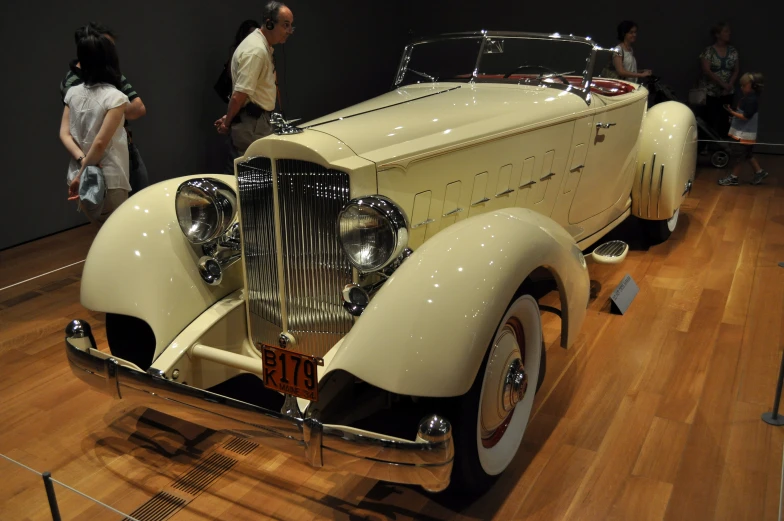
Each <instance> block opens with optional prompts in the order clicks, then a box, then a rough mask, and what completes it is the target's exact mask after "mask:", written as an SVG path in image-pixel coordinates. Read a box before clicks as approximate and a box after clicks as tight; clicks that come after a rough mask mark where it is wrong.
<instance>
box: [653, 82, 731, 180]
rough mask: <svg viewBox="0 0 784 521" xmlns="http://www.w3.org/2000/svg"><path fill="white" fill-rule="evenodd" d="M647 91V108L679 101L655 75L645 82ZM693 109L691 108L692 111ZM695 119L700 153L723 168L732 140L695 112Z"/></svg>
mask: <svg viewBox="0 0 784 521" xmlns="http://www.w3.org/2000/svg"><path fill="white" fill-rule="evenodd" d="M646 87H647V88H648V91H649V92H650V94H649V96H648V108H650V107H652V106H654V105H656V104H657V103H661V102H662V101H681V100H679V99H678V98H677V96H675V93H674V92H673V91H672V89H671V88H670V87H668V86H667V85H665V84H663V83H662V82H661V81H659V78H658V77H656V76H651V77H650V79H649V81H648V82H647V84H646ZM693 110H694V109H693V108H692V111H693ZM695 118H696V120H697V140H698V141H699V142H700V146H699V149H700V153H703V154H708V155H710V162H711V165H713V166H714V167H716V168H724V167H725V166H727V164H728V163H729V162H730V155H731V151H732V145H733V144H734V142H732V141H729V140H727V139H723V138H722V137H721V136H719V135H718V134H716V132H715V131H714V130H713V129H712V128H711V127H710V126H709V125H708V124H707V123H706V122H705V120H704V119H702V118H701V117H699V116H697V115H696V114H695Z"/></svg>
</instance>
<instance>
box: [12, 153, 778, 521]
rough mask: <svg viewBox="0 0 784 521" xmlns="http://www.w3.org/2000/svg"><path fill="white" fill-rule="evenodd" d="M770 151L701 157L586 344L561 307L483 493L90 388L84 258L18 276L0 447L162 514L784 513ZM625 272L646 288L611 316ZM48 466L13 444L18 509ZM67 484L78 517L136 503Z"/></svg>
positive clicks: (86, 235) (57, 246)
mask: <svg viewBox="0 0 784 521" xmlns="http://www.w3.org/2000/svg"><path fill="white" fill-rule="evenodd" d="M760 160H761V162H762V164H763V166H766V167H767V169H768V170H769V171H771V172H773V174H772V175H771V176H770V177H769V178H768V179H767V180H766V182H765V184H764V185H762V186H756V187H755V186H749V185H742V186H739V187H728V188H722V187H719V186H717V184H716V179H717V177H718V176H719V174H720V172H719V171H716V170H713V169H711V168H704V169H700V171H699V174H698V177H697V180H696V183H695V186H694V190H693V192H692V194H691V196H690V197H689V199H688V201H687V202H686V204H685V206H684V207H683V209H682V212H681V217H680V221H679V223H678V229H677V230H676V232H675V234H674V235H673V236H672V238H671V239H670V240H669V241H668V242H666V243H664V244H661V245H658V246H654V247H651V248H649V249H646V248H644V247H641V246H639V245H633V246H636V249H634V250H633V251H632V252H631V253H630V254H629V257H628V259H627V261H626V262H625V263H624V264H622V265H619V266H592V267H591V276H592V279H594V280H596V281H597V282H598V283H600V284H601V290H600V292H599V294H598V297H597V298H596V299H595V300H594V301H593V302H592V303H591V305H590V310H589V313H588V317H587V320H586V322H585V325H584V326H583V329H582V333H581V336H580V339H579V341H578V342H577V344H576V345H575V347H574V348H573V349H571V350H570V351H565V350H563V349H561V348H559V347H558V346H557V335H558V323H557V319H556V318H554V317H553V316H552V315H546V316H545V319H546V322H545V326H546V327H545V338H546V342H547V344H548V348H547V356H548V362H547V366H548V373H547V377H546V380H545V383H544V386H543V388H542V391H541V392H540V394H539V395H538V396H537V401H536V405H535V415H534V416H533V419H532V421H531V424H530V425H529V428H528V431H527V432H526V435H525V439H524V442H523V446H522V448H521V450H520V451H519V453H518V457H517V459H516V460H515V462H514V463H513V465H512V466H511V468H510V469H508V470H507V472H506V474H505V475H504V476H503V477H502V478H501V479H500V480H499V482H498V483H497V484H496V485H495V486H494V488H493V489H492V490H491V491H490V492H489V493H487V494H486V495H484V496H483V497H481V498H479V499H477V500H474V501H473V502H466V501H461V500H460V499H456V498H452V497H446V496H443V495H435V496H431V495H427V494H425V493H424V492H422V491H421V490H420V489H417V488H415V487H403V486H397V485H391V484H386V483H378V482H375V481H372V480H368V479H364V478H359V477H355V476H351V475H344V474H336V473H330V472H326V471H315V470H313V469H311V468H309V467H308V466H307V465H305V464H303V463H301V462H299V461H295V460H294V459H290V458H287V457H285V456H281V455H278V454H275V453H273V452H271V451H269V450H266V449H264V448H263V447H260V446H259V447H257V446H255V445H252V444H248V443H245V442H243V441H242V440H240V439H238V438H235V437H234V436H233V435H232V434H231V433H215V432H210V431H204V430H203V429H201V428H199V427H198V426H193V425H187V424H184V423H181V422H176V421H175V420H173V419H171V418H164V417H160V415H158V414H156V413H155V412H154V411H150V410H144V409H142V410H127V409H125V408H123V404H122V402H112V401H111V399H110V398H109V397H108V396H104V395H101V394H98V393H97V392H95V391H92V390H90V389H88V388H87V387H85V386H84V385H83V384H82V383H81V382H80V381H79V380H77V379H76V378H75V377H74V376H72V374H71V372H70V370H69V369H68V367H67V364H66V361H65V356H64V351H63V329H64V327H65V325H66V323H67V322H68V321H69V320H70V319H72V318H76V317H78V318H84V319H87V320H88V321H90V322H91V324H92V325H93V328H94V331H95V332H96V336H97V339H98V341H99V343H101V344H102V345H105V335H104V330H103V317H102V316H101V315H100V314H97V313H92V312H89V311H87V310H85V309H84V308H82V307H81V306H80V305H79V278H80V273H81V266H82V265H81V264H77V265H75V266H72V267H70V268H67V269H65V270H61V271H58V272H56V273H54V274H51V275H48V276H46V277H43V278H40V279H36V280H34V281H31V282H28V283H25V284H22V285H18V286H14V287H12V288H10V289H6V290H2V291H0V371H1V373H0V374H2V378H0V426H1V427H0V453H2V454H5V455H7V456H9V457H12V458H14V459H16V460H18V461H20V462H22V463H24V464H25V465H28V466H29V467H31V468H33V469H36V470H38V471H45V470H48V471H51V472H52V473H53V476H54V477H55V478H56V479H58V480H60V481H62V482H63V483H66V484H68V485H70V486H72V487H75V488H77V489H79V490H80V491H82V492H83V493H85V494H88V495H90V496H92V497H94V498H97V499H99V500H101V501H103V502H105V503H108V504H109V505H111V506H113V507H114V508H117V509H119V510H120V511H122V512H124V513H132V512H135V515H138V516H140V517H142V518H143V519H146V520H149V519H164V518H166V517H167V516H169V515H170V517H169V518H170V519H174V520H178V521H179V520H207V519H223V520H226V519H232V520H234V519H281V520H294V519H303V520H306V519H307V520H309V519H345V520H349V519H352V520H353V519H373V520H382V519H383V520H386V519H394V520H401V519H402V520H405V519H417V520H422V519H424V520H445V519H498V520H507V519H538V520H561V519H564V520H567V519H568V520H578V519H579V520H610V519H612V520H635V521H636V520H658V519H666V520H702V519H706V520H707V519H727V520H733V521H737V520H745V519H748V520H755V521H756V520H774V519H777V515H778V504H779V491H780V486H781V477H780V476H781V461H782V445H783V444H784V430H782V428H778V427H771V426H769V425H767V424H765V423H763V422H762V421H761V420H760V415H761V414H762V413H763V412H765V411H768V410H770V407H771V402H772V399H773V393H774V390H775V383H776V375H777V371H778V366H779V362H780V357H781V355H782V353H781V348H780V346H781V336H782V332H784V321H783V320H782V316H784V269H782V268H779V267H778V266H777V263H778V262H779V261H784V182H783V181H782V177H780V176H778V175H776V172H781V171H782V168H784V161H782V160H781V158H777V157H771V156H763V157H761V158H760ZM777 166H778V167H777ZM635 227H636V224H635V223H634V222H630V224H629V225H628V226H625V231H622V232H621V233H622V234H623V233H625V234H626V235H627V238H630V239H633V238H634V236H635V234H636V233H637V232H638V230H637V229H636V228H635ZM92 233H93V232H92V230H91V229H90V228H88V227H84V228H78V229H75V230H71V231H69V232H65V233H63V234H60V235H58V236H55V237H50V238H47V239H42V240H40V241H36V242H35V243H31V244H28V245H24V246H21V247H18V248H16V249H13V250H7V251H4V252H0V288H1V287H4V286H7V285H8V284H11V283H13V282H15V281H18V280H23V279H26V278H28V277H30V276H33V275H35V274H37V273H42V272H46V271H49V270H51V269H53V268H56V267H58V266H62V265H65V264H69V263H72V262H76V261H79V260H80V259H83V258H84V255H85V253H86V251H87V249H88V247H89V242H90V240H91V238H92ZM627 273H628V274H630V275H631V276H632V277H633V278H634V280H635V281H637V283H638V285H639V287H640V292H639V294H638V295H637V298H636V299H635V301H634V302H633V304H632V306H631V308H630V310H629V311H628V313H627V314H626V315H624V316H618V315H611V314H609V312H608V305H607V299H608V297H609V295H610V293H611V292H612V290H613V289H614V287H615V285H616V284H618V282H620V280H621V279H622V278H623V276H624V275H625V274H627ZM41 483H42V482H41V478H40V477H39V476H37V475H35V474H32V473H30V472H28V471H26V470H24V469H21V468H19V467H17V466H15V465H13V464H11V463H8V462H6V461H4V460H2V459H0V519H1V520H14V521H16V520H25V519H34V520H43V519H51V517H50V515H49V511H48V507H47V504H46V501H45V495H44V490H43V486H42V484H41ZM57 496H58V499H59V504H60V512H61V514H62V515H63V519H85V520H86V519H91V520H92V519H110V520H115V519H117V520H119V519H122V516H119V515H117V514H115V513H111V512H109V511H107V510H104V509H103V508H102V507H99V506H96V505H94V504H92V503H91V502H89V501H88V500H87V499H84V498H83V497H81V496H78V495H76V494H75V493H73V492H71V491H69V490H66V489H63V488H59V487H58V488H57ZM167 509H168V510H167ZM155 512H157V513H158V514H159V515H158V517H154V516H152V514H151V513H155ZM161 516H163V517H161Z"/></svg>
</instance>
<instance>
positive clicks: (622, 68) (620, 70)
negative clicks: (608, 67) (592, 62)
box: [613, 20, 651, 83]
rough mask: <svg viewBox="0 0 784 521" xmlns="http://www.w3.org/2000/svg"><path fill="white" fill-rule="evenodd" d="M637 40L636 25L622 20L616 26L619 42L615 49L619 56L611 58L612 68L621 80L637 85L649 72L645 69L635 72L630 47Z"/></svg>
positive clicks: (635, 64) (634, 61)
mask: <svg viewBox="0 0 784 521" xmlns="http://www.w3.org/2000/svg"><path fill="white" fill-rule="evenodd" d="M636 40H637V24H636V23H634V22H632V21H630V20H624V21H623V22H621V23H620V24H618V41H619V42H621V43H620V44H619V45H617V46H616V47H615V50H616V51H617V52H618V53H620V56H617V55H616V56H613V67H614V68H615V71H616V73H617V74H618V76H619V77H620V78H621V79H622V80H627V81H632V82H634V83H639V81H638V80H639V78H647V77H648V76H650V75H651V71H650V70H648V69H645V70H644V71H642V72H637V59H636V58H635V57H634V51H633V50H632V45H633V44H634V42H635V41H636Z"/></svg>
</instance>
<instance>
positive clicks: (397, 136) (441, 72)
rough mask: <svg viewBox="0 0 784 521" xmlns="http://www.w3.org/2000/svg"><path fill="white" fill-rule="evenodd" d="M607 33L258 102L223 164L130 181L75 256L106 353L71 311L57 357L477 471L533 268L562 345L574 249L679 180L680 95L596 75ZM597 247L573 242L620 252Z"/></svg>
mask: <svg viewBox="0 0 784 521" xmlns="http://www.w3.org/2000/svg"><path fill="white" fill-rule="evenodd" d="M608 56H609V51H606V50H604V49H602V48H600V47H599V46H597V45H596V44H595V43H594V42H593V41H591V40H589V39H586V38H577V37H572V36H561V35H540V34H523V33H492V32H480V33H469V34H455V35H445V36H441V37H438V38H433V39H423V40H420V41H417V42H414V43H412V44H411V45H409V46H407V47H406V49H405V50H404V53H403V56H402V58H401V62H400V66H399V69H398V71H397V73H396V75H395V79H394V85H393V88H392V89H391V90H390V92H388V93H386V94H383V95H381V96H378V97H376V98H373V99H370V100H367V101H365V102H362V103H359V104H357V105H354V106H351V107H348V108H346V109H343V110H341V111H338V112H336V113H333V114H330V115H328V116H325V117H323V118H319V119H317V120H314V121H310V122H308V123H305V124H301V125H300V126H298V127H293V126H291V125H288V124H286V123H285V121H282V120H281V119H280V118H278V119H276V121H277V122H278V126H277V130H276V134H275V135H273V136H269V137H267V138H264V139H261V140H258V141H257V142H255V143H254V144H252V145H251V146H250V148H249V149H248V151H247V153H246V156H245V157H242V158H239V159H238V160H237V162H236V165H235V166H236V172H235V175H234V176H222V175H191V176H187V177H183V178H177V179H172V180H168V181H164V182H162V183H159V184H157V185H154V186H152V187H150V188H148V189H147V190H145V191H143V192H141V193H139V194H138V195H135V196H134V198H133V201H131V203H130V204H126V205H123V206H122V207H121V208H120V209H119V210H118V211H117V212H115V214H114V215H113V216H112V217H111V219H109V221H108V222H107V224H106V225H105V226H104V228H103V229H102V230H101V232H100V234H99V236H98V237H97V239H96V241H95V243H94V245H93V247H92V249H91V251H90V255H89V257H88V259H87V263H86V266H85V271H84V277H83V285H82V302H83V304H84V305H85V306H86V307H87V308H90V309H93V310H96V311H100V312H105V313H107V337H108V340H109V347H110V349H111V353H112V356H111V357H110V356H109V355H107V354H104V353H102V352H100V351H97V350H95V349H94V341H93V340H92V339H91V335H90V334H89V326H87V325H86V324H85V323H84V322H80V321H75V322H72V323H71V324H70V325H69V330H68V347H67V349H68V356H69V359H70V360H71V363H72V366H73V368H74V371H75V372H76V374H78V375H79V376H80V377H82V378H83V379H84V380H86V381H88V382H89V383H92V384H93V385H97V386H99V387H101V388H102V389H104V390H108V391H109V392H111V393H113V394H115V396H117V397H120V398H122V399H124V400H135V401H137V402H139V403H140V404H145V405H147V406H150V407H153V408H156V409H160V410H164V412H168V413H170V414H173V415H175V416H180V417H184V418H185V419H189V420H191V421H194V422H196V423H200V424H203V425H205V426H208V427H210V428H214V429H229V428H230V429H233V430H240V431H245V432H246V433H248V435H250V436H254V437H255V438H257V439H259V441H260V442H261V443H264V444H265V445H267V446H270V447H272V448H275V449H277V450H281V451H283V452H286V453H289V454H293V455H296V456H298V457H301V458H305V459H306V460H307V461H308V462H309V463H310V464H312V465H313V466H316V467H321V466H324V467H327V468H335V469H341V470H346V471H349V472H356V473H359V474H361V475H364V476H367V477H371V478H375V479H382V480H387V481H393V482H399V483H412V484H418V485H421V486H423V487H424V488H425V489H427V490H430V491H439V490H443V489H444V488H446V487H447V486H448V485H449V484H450V482H451V483H453V485H454V486H457V487H463V488H466V489H469V490H471V491H474V492H477V491H481V490H483V489H485V488H486V487H488V486H490V484H492V482H493V481H494V479H495V478H496V477H497V476H498V475H500V474H501V473H502V472H503V471H504V469H506V468H507V466H508V465H509V463H510V462H511V461H512V459H513V458H514V455H515V454H516V452H517V449H518V447H519V445H520V442H521V440H522V437H523V434H524V432H525V429H526V426H527V424H528V421H529V418H530V413H531V408H532V405H533V399H534V395H535V392H536V390H537V389H538V388H539V386H540V385H541V382H542V380H543V378H544V375H545V366H546V352H545V349H544V345H543V342H542V333H541V318H540V309H539V306H538V303H537V301H536V299H535V298H534V297H535V293H534V292H532V287H533V285H534V284H535V282H536V281H538V280H540V279H541V278H543V277H544V278H549V279H550V280H552V281H553V283H554V285H555V287H557V290H558V294H559V296H560V302H561V309H560V315H561V319H562V320H561V322H562V330H561V338H560V343H561V345H562V346H563V347H565V348H566V347H569V346H570V345H572V344H573V343H574V341H575V338H576V337H577V334H578V333H579V330H580V327H581V324H582V322H583V318H584V316H585V311H586V305H587V302H588V296H589V282H588V274H587V267H586V266H587V264H586V259H585V257H584V256H583V253H582V252H583V251H585V250H586V248H588V247H591V246H592V245H595V244H596V243H597V241H599V240H600V239H601V238H602V237H603V236H604V235H605V234H606V233H607V232H609V231H610V230H612V229H613V228H614V227H615V226H617V225H618V224H619V223H621V222H623V220H624V219H626V218H627V217H629V216H631V215H635V216H637V217H640V218H641V219H643V220H644V221H645V222H646V223H647V227H648V231H649V234H650V235H651V236H652V237H653V238H654V239H656V240H664V239H666V238H667V237H668V236H669V234H670V233H671V232H672V231H673V229H674V228H675V226H676V224H677V219H678V211H679V208H680V205H681V203H682V201H683V199H684V197H686V196H687V194H688V192H689V190H690V187H691V181H692V178H693V175H694V169H695V156H696V130H695V123H694V117H693V115H692V113H691V111H689V109H688V108H686V107H685V106H684V105H681V104H679V103H675V102H665V103H660V104H657V105H655V106H654V107H652V108H651V109H650V110H648V108H647V104H646V100H647V91H646V90H645V89H644V88H643V87H640V86H638V85H635V84H630V83H626V82H623V81H619V80H612V79H601V78H595V77H594V72H595V71H596V70H597V69H598V65H597V64H598V63H599V62H600V59H601V58H602V57H603V58H605V59H606V58H607V57H608ZM604 246H605V245H603V246H602V247H600V248H597V249H596V250H595V251H594V253H593V254H592V255H591V257H592V258H593V259H594V260H596V261H599V262H620V261H622V260H623V258H624V256H625V254H626V251H627V249H628V248H627V247H626V246H625V245H624V244H617V243H614V244H609V245H607V247H604ZM262 382H263V384H264V385H262ZM107 383H108V386H107ZM379 418H381V419H386V420H387V421H381V422H379V421H376V420H378V419H379ZM392 420H393V421H392Z"/></svg>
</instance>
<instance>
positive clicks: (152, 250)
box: [81, 174, 242, 360]
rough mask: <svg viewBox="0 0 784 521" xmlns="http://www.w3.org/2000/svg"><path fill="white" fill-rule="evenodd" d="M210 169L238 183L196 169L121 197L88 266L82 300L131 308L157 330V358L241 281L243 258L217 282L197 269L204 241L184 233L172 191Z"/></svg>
mask: <svg viewBox="0 0 784 521" xmlns="http://www.w3.org/2000/svg"><path fill="white" fill-rule="evenodd" d="M203 177H210V178H214V179H217V180H219V181H222V182H223V183H225V184H226V185H228V186H230V187H231V188H232V189H234V190H235V191H236V190H237V183H236V181H235V179H234V177H233V176H227V175H215V174H210V175H192V176H186V177H180V178H176V179H170V180H167V181H163V182H161V183H156V184H154V185H152V186H150V187H148V188H146V189H144V190H142V191H141V192H139V193H138V194H136V195H134V196H133V197H131V198H130V199H128V200H127V201H126V202H125V203H123V204H122V205H120V207H119V208H117V210H115V211H114V213H113V214H112V215H111V217H110V218H109V219H108V220H107V221H106V223H105V224H104V225H103V226H102V227H101V230H100V231H99V232H98V235H97V236H96V238H95V241H94V242H93V244H92V246H91V247H90V252H89V253H88V255H87V260H86V262H85V265H84V272H83V274H82V288H81V301H82V305H83V306H84V307H86V308H88V309H91V310H94V311H99V312H104V313H117V314H121V315H129V316H132V317H136V318H140V319H142V320H144V321H145V322H147V324H149V325H150V327H151V328H152V330H153V333H154V334H155V354H154V356H153V360H154V359H155V358H157V357H158V355H159V354H160V353H161V352H162V351H163V350H164V349H165V347H166V346H167V345H169V343H170V342H171V341H172V340H173V339H174V338H175V337H176V336H177V335H178V334H179V333H180V332H181V331H182V330H183V329H185V327H186V326H187V325H188V324H190V323H191V321H193V320H194V319H195V318H196V317H198V316H199V315H200V314H201V313H202V312H204V310H206V309H207V308H209V307H210V306H212V305H213V304H214V303H215V302H217V301H218V300H220V299H221V298H223V297H225V296H226V295H228V294H229V293H231V292H232V291H235V290H236V289H238V288H240V287H242V267H241V263H240V262H236V263H234V264H233V265H232V266H230V267H229V268H228V269H227V270H226V271H225V272H224V276H223V281H222V282H221V284H219V285H217V286H208V285H207V284H205V283H204V281H202V279H201V276H200V275H199V272H198V266H197V264H198V261H199V258H200V257H201V256H202V255H203V253H202V252H201V247H199V246H194V245H192V244H191V243H190V242H188V240H187V239H186V238H185V236H184V235H183V233H182V231H181V230H180V226H179V224H178V222H177V214H176V210H175V206H174V199H175V197H176V195H177V188H178V187H179V186H180V184H181V183H182V182H183V181H186V180H187V179H194V178H203Z"/></svg>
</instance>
